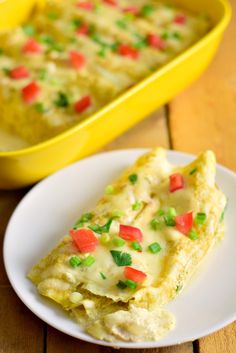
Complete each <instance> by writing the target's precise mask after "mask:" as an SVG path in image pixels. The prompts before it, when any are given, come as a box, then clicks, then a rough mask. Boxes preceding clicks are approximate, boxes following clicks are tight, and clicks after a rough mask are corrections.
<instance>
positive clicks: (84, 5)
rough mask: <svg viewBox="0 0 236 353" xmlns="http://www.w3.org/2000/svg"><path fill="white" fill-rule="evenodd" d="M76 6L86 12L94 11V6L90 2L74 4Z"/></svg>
mask: <svg viewBox="0 0 236 353" xmlns="http://www.w3.org/2000/svg"><path fill="white" fill-rule="evenodd" d="M76 6H77V7H79V8H81V9H83V10H88V11H92V10H93V9H94V4H93V3H92V2H90V1H80V2H78V3H77V4H76Z"/></svg>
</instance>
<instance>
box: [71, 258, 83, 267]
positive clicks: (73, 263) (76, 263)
mask: <svg viewBox="0 0 236 353" xmlns="http://www.w3.org/2000/svg"><path fill="white" fill-rule="evenodd" d="M69 263H70V265H71V267H78V266H79V265H81V263H82V260H81V259H80V258H79V257H78V256H72V257H71V258H70V260H69Z"/></svg>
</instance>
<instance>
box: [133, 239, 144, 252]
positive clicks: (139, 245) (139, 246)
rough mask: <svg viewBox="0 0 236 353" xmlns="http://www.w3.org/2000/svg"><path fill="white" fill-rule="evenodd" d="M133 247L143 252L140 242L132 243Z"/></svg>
mask: <svg viewBox="0 0 236 353" xmlns="http://www.w3.org/2000/svg"><path fill="white" fill-rule="evenodd" d="M131 246H132V248H133V249H134V250H136V251H142V246H141V244H140V243H139V242H138V241H132V243H131Z"/></svg>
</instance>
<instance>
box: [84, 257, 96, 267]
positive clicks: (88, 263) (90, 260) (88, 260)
mask: <svg viewBox="0 0 236 353" xmlns="http://www.w3.org/2000/svg"><path fill="white" fill-rule="evenodd" d="M95 261H96V260H95V258H94V257H93V256H92V255H89V256H87V257H86V258H85V259H83V261H82V264H83V265H84V266H91V265H92V264H94V262H95Z"/></svg>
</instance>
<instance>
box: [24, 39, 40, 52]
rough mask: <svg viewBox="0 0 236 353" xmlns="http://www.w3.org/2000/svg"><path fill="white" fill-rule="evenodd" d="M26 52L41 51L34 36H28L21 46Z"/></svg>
mask: <svg viewBox="0 0 236 353" xmlns="http://www.w3.org/2000/svg"><path fill="white" fill-rule="evenodd" d="M22 50H23V52H24V53H26V54H39V53H41V52H42V47H41V45H40V44H39V43H38V42H37V41H36V39H34V38H29V39H28V40H27V42H26V43H25V44H24V46H23V48H22Z"/></svg>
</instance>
